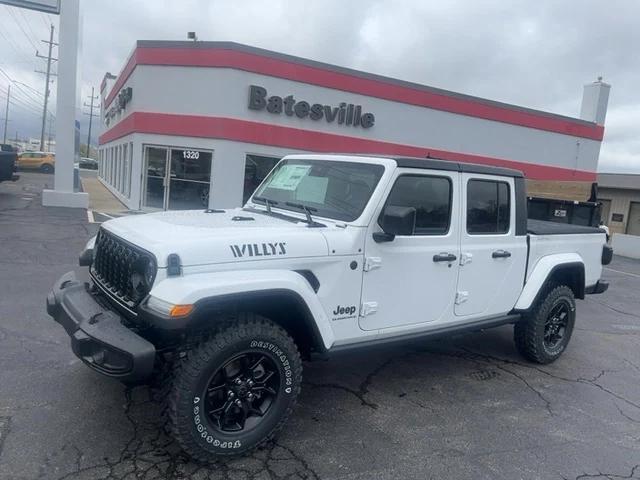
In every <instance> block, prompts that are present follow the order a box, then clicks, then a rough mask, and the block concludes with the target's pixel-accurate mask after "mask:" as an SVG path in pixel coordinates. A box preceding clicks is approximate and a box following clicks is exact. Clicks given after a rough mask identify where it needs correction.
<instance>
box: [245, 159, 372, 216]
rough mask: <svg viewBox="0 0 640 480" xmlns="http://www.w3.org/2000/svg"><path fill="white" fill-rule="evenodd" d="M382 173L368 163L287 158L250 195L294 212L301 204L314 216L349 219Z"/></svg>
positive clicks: (361, 205)
mask: <svg viewBox="0 0 640 480" xmlns="http://www.w3.org/2000/svg"><path fill="white" fill-rule="evenodd" d="M383 173H384V167H383V166H382V165H374V164H370V163H357V162H336V161H331V160H299V159H289V160H284V161H282V162H280V163H279V164H278V165H276V167H275V168H274V169H273V170H272V171H271V173H270V174H269V176H268V177H267V178H266V179H265V181H264V182H263V183H262V185H260V187H258V190H256V192H255V194H254V197H253V198H254V199H255V200H256V201H257V202H259V203H263V204H264V203H270V204H271V206H272V207H277V208H280V209H284V210H291V211H295V212H300V211H301V209H300V207H301V206H304V207H306V208H308V210H309V211H311V212H313V215H314V216H319V217H325V218H331V219H335V220H341V221H345V222H351V221H353V220H355V219H356V218H358V217H359V216H360V215H361V214H362V211H363V210H364V207H365V206H366V205H367V202H368V201H369V198H370V197H371V194H372V193H373V190H374V189H375V188H376V185H377V184H378V182H379V181H380V177H381V176H382V174H383ZM256 197H257V198H256Z"/></svg>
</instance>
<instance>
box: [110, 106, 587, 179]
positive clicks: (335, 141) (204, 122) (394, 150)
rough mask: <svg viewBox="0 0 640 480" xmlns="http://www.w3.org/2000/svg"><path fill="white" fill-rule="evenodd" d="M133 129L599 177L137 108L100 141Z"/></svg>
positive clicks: (545, 175)
mask: <svg viewBox="0 0 640 480" xmlns="http://www.w3.org/2000/svg"><path fill="white" fill-rule="evenodd" d="M131 133H151V134H158V135H176V136H185V137H202V138H217V139H223V140H231V141H236V142H244V143H253V144H257V145H269V146H273V147H283V148H294V149H297V150H307V151H312V152H322V153H332V152H340V153H365V154H377V155H398V156H409V157H424V158H426V157H427V155H429V156H431V157H433V158H440V159H443V160H452V161H456V162H464V163H479V164H484V165H493V166H497V167H507V168H515V169H517V170H521V171H523V172H524V174H525V175H526V177H527V178H529V179H532V180H565V181H583V182H594V181H595V180H596V174H595V173H593V172H586V171H583V170H570V169H568V168H560V167H552V166H548V165H539V164H532V163H526V162H518V161H514V160H505V159H502V158H494V157H485V156H482V155H473V154H468V153H459V152H449V151H446V150H438V149H433V148H428V147H418V146H412V145H401V144H397V143H391V142H381V141H378V140H368V139H366V138H357V137H349V136H345V135H336V134H333V133H324V132H315V131H311V130H302V129H299V128H291V127H282V126H278V125H271V124H267V123H259V122H250V121H247V120H238V119H234V118H222V117H204V116H197V115H174V114H166V113H151V112H134V113H132V114H131V115H129V116H128V117H126V118H125V119H123V120H122V121H120V122H119V123H118V124H117V125H115V126H114V127H113V128H111V129H110V130H107V131H106V132H105V133H104V134H102V135H101V136H100V144H101V145H102V144H105V143H108V142H112V141H113V140H116V139H118V138H121V137H123V136H125V135H129V134H131Z"/></svg>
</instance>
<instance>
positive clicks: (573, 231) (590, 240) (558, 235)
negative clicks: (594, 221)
mask: <svg viewBox="0 0 640 480" xmlns="http://www.w3.org/2000/svg"><path fill="white" fill-rule="evenodd" d="M527 231H528V236H529V260H528V265H527V280H528V276H529V275H531V272H533V270H534V268H535V266H536V264H537V263H538V262H539V261H541V260H542V259H543V258H545V257H547V256H550V255H553V256H556V257H562V256H563V255H564V256H565V257H567V258H568V257H573V258H576V260H577V261H580V262H581V263H584V266H585V272H584V273H585V285H586V286H587V287H589V286H591V285H594V284H595V283H596V282H597V281H598V279H600V276H601V274H602V263H601V258H602V247H603V245H604V244H605V243H606V237H605V235H606V234H605V231H604V230H601V229H600V228H596V227H585V226H582V225H572V224H567V223H555V222H548V221H544V220H528V221H527Z"/></svg>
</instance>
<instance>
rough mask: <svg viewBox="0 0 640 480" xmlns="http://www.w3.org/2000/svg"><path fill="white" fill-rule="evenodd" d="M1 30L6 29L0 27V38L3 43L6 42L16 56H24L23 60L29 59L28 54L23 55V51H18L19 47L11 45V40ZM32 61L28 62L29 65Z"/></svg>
mask: <svg viewBox="0 0 640 480" xmlns="http://www.w3.org/2000/svg"><path fill="white" fill-rule="evenodd" d="M3 30H6V28H4V27H3V26H2V27H0V36H2V38H4V39H5V41H6V42H7V44H8V45H9V46H10V47H11V48H12V49H13V51H14V52H16V53H17V54H18V55H21V56H24V57H25V58H31V57H30V54H29V53H25V51H24V50H20V48H19V47H17V46H16V44H15V43H13V40H12V39H11V38H8V37H7V36H6V35H5V34H4V33H3ZM31 62H32V60H29V63H31Z"/></svg>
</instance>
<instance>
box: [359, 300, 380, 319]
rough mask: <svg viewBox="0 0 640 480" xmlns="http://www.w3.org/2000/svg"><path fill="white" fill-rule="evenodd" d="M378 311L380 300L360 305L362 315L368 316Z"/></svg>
mask: <svg viewBox="0 0 640 480" xmlns="http://www.w3.org/2000/svg"><path fill="white" fill-rule="evenodd" d="M377 311H378V302H363V303H362V305H360V316H361V317H366V316H367V315H371V314H373V313H376V312H377Z"/></svg>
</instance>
